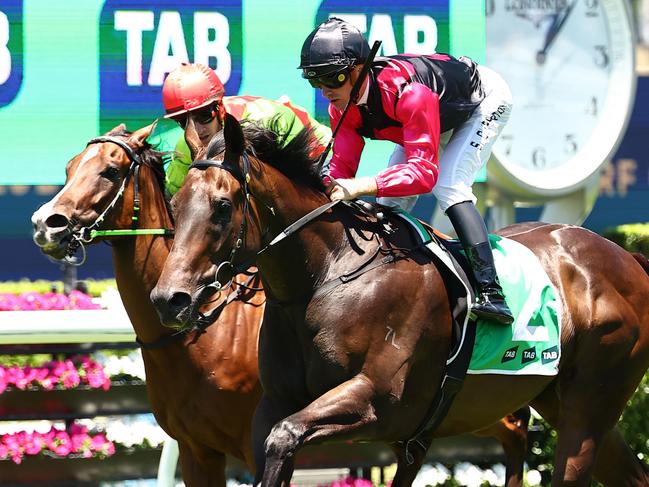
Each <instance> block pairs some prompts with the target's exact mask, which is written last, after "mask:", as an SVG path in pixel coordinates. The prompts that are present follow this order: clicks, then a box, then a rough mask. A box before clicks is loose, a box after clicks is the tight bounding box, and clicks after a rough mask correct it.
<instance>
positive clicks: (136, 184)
mask: <svg viewBox="0 0 649 487" xmlns="http://www.w3.org/2000/svg"><path fill="white" fill-rule="evenodd" d="M106 142H109V143H111V144H115V145H118V146H120V147H121V148H122V149H123V150H124V152H126V155H127V156H128V158H129V160H130V161H131V165H130V166H129V168H128V172H127V173H126V176H124V179H123V180H122V184H121V186H120V188H119V191H117V194H116V195H115V197H114V198H113V199H112V200H111V202H110V203H109V204H108V206H106V208H105V209H104V211H102V212H101V214H100V215H99V216H98V217H97V218H96V219H95V221H94V222H93V223H92V224H91V225H90V226H87V227H81V228H79V229H77V230H73V229H71V230H70V233H71V234H72V240H71V241H70V244H69V245H68V251H67V255H66V256H65V257H64V260H65V261H66V262H67V263H69V264H72V265H74V266H80V265H82V264H83V263H84V262H85V261H86V249H85V247H84V244H88V243H90V242H92V240H94V239H95V238H96V237H106V236H124V235H165V236H169V235H173V234H174V231H173V230H169V229H164V228H145V229H138V228H137V226H138V224H139V219H140V181H139V179H140V178H139V174H140V166H141V165H142V160H141V159H140V156H139V154H137V153H136V152H135V151H134V150H133V148H132V147H131V146H130V145H128V144H127V143H126V142H125V141H124V140H123V139H120V138H117V137H111V136H109V135H104V136H102V137H95V138H94V139H90V140H89V141H88V143H87V144H86V146H89V145H92V144H103V143H106ZM131 176H133V216H132V217H131V228H130V229H129V230H97V228H98V227H99V226H100V225H101V224H102V223H103V221H104V218H106V215H107V214H108V213H109V212H110V211H111V210H112V209H113V208H114V207H115V205H116V204H117V202H118V201H119V200H120V199H121V198H122V196H123V195H124V190H125V189H126V185H127V184H128V181H129V179H130V178H131ZM74 225H75V222H74V221H70V227H73V226H74ZM79 248H81V250H82V257H81V259H80V260H77V259H76V258H75V257H74V254H75V253H76V251H77V249H79Z"/></svg>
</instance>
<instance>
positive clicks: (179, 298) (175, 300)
mask: <svg viewBox="0 0 649 487" xmlns="http://www.w3.org/2000/svg"><path fill="white" fill-rule="evenodd" d="M191 304H192V298H191V296H190V295H189V294H187V293H183V292H176V293H174V294H173V296H171V299H170V300H169V307H170V308H171V309H172V310H173V311H174V312H175V313H180V312H181V311H183V310H184V309H186V308H188V307H189V306H190V305H191Z"/></svg>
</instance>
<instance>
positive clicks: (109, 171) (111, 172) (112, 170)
mask: <svg viewBox="0 0 649 487" xmlns="http://www.w3.org/2000/svg"><path fill="white" fill-rule="evenodd" d="M101 176H102V177H104V178H106V179H110V180H111V181H114V180H115V179H117V176H119V169H117V168H116V167H114V166H109V167H107V168H106V169H104V170H103V171H102V172H101Z"/></svg>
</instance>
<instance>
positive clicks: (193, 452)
mask: <svg viewBox="0 0 649 487" xmlns="http://www.w3.org/2000/svg"><path fill="white" fill-rule="evenodd" d="M150 131H151V128H150V127H148V128H144V129H141V130H139V131H136V132H135V133H133V134H128V133H126V132H125V131H124V127H123V126H120V127H117V128H116V129H114V130H113V131H112V132H110V133H108V134H107V136H108V137H110V138H112V139H114V140H116V141H117V143H114V142H110V141H102V142H97V143H92V144H90V145H88V147H86V149H84V150H83V152H81V153H80V154H79V155H77V156H75V157H73V158H72V159H71V160H70V162H69V163H68V166H67V169H66V172H67V181H66V184H65V187H64V188H63V189H62V190H61V191H60V192H59V193H58V194H57V195H56V196H55V197H54V198H53V199H52V200H51V201H49V202H48V203H46V204H45V205H43V206H42V207H41V208H40V209H39V210H38V211H37V212H36V213H35V214H34V216H33V217H32V221H33V223H34V240H35V242H36V243H37V244H38V245H39V246H40V247H41V248H42V249H43V251H44V252H45V253H47V254H49V255H52V256H54V257H56V258H62V257H63V256H64V255H65V254H66V253H67V251H68V250H67V249H68V246H69V244H70V242H71V239H72V237H73V235H74V234H75V232H78V230H79V228H81V227H91V226H92V224H93V222H94V221H96V219H97V218H98V217H99V215H100V214H101V213H102V212H104V211H105V210H106V209H107V208H108V206H109V205H110V203H111V201H112V200H113V199H114V198H115V196H116V194H117V192H118V190H119V188H120V186H121V185H122V184H123V182H124V181H125V178H127V174H128V172H129V167H131V165H132V162H133V161H132V158H131V157H130V156H129V153H128V152H127V150H126V149H125V148H124V147H121V146H120V145H118V143H119V142H120V141H121V143H122V144H127V145H128V147H130V148H131V150H132V152H133V154H134V155H135V157H137V158H138V160H139V161H140V162H141V163H140V164H139V166H140V167H139V170H138V172H135V173H132V174H131V176H130V177H129V180H128V184H127V185H126V186H125V190H124V193H123V195H122V196H121V197H120V198H119V199H118V200H117V202H116V204H115V205H114V207H112V209H110V211H108V212H107V213H106V215H105V219H104V221H103V223H102V225H101V227H100V228H108V229H130V228H131V226H132V217H133V214H134V213H133V211H134V210H133V205H134V203H133V201H134V184H133V180H134V178H135V176H134V175H133V174H135V175H136V176H137V179H138V183H139V191H138V193H139V199H140V203H139V206H140V211H139V227H140V228H155V229H164V228H166V229H172V228H173V222H172V219H171V217H170V216H169V213H168V211H167V206H166V203H165V199H164V192H163V179H164V173H163V172H162V166H161V159H160V155H159V154H157V153H156V152H155V151H153V150H151V148H150V147H148V145H147V144H146V143H145V139H146V137H147V136H148V135H149V133H150ZM109 239H110V240H111V243H112V248H113V264H114V269H115V277H116V280H117V285H118V288H119V292H120V295H121V297H122V301H123V303H124V306H125V308H126V311H127V313H128V315H129V318H130V321H131V323H132V324H133V328H134V329H135V333H136V335H137V337H138V339H139V340H140V341H141V342H143V343H144V344H145V345H146V344H150V345H151V344H159V345H160V346H159V347H157V348H149V347H147V346H145V347H143V349H142V358H143V360H144V365H145V368H146V379H147V380H146V385H147V391H148V395H149V401H150V403H151V407H152V410H153V413H154V415H155V417H156V420H157V421H158V423H159V424H160V425H161V426H162V428H163V429H164V430H165V431H166V432H167V433H168V434H169V435H170V436H172V437H173V438H175V439H176V440H178V444H179V450H180V463H181V468H182V474H183V478H184V480H185V483H186V484H187V485H188V486H200V487H203V486H224V485H225V462H226V454H229V455H232V456H233V457H236V458H239V459H241V460H242V461H244V462H245V463H246V464H247V465H248V466H249V468H250V469H251V471H253V472H254V460H253V452H252V445H251V440H250V437H251V418H252V416H253V412H254V409H255V406H256V405H257V402H258V400H259V398H260V396H261V387H260V385H259V380H258V369H257V339H258V334H259V326H260V324H261V318H262V314H263V307H264V302H265V298H264V295H263V292H255V291H254V290H253V291H250V292H247V293H244V295H243V297H244V298H245V299H243V300H241V299H237V300H234V301H232V302H231V303H230V304H228V305H227V306H226V307H225V308H224V309H223V312H222V313H221V315H220V316H219V318H218V320H217V321H216V322H215V323H213V324H212V325H211V326H209V327H208V328H206V329H205V331H204V333H197V332H190V333H186V334H180V335H178V336H176V337H173V338H165V337H170V335H171V334H173V333H175V330H170V329H169V328H165V327H163V326H162V325H161V324H160V320H159V319H158V316H157V314H156V312H155V310H154V309H153V306H152V305H151V302H150V300H149V294H150V292H151V289H153V287H154V285H155V283H156V282H157V280H158V276H159V275H160V272H161V271H162V266H163V264H164V262H165V260H166V258H167V255H168V253H169V249H170V247H171V243H172V240H171V238H168V237H165V236H160V235H137V236H122V237H110V238H109ZM100 240H101V239H100ZM237 280H239V281H243V280H244V279H240V277H238V278H237ZM228 292H229V291H228V290H226V293H225V294H226V295H227V293H228Z"/></svg>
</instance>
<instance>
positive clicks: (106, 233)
mask: <svg viewBox="0 0 649 487" xmlns="http://www.w3.org/2000/svg"><path fill="white" fill-rule="evenodd" d="M173 234H174V231H173V230H167V229H164V228H137V229H129V230H127V229H124V230H91V231H90V239H91V240H92V239H94V238H96V237H124V236H130V235H165V236H171V235H173Z"/></svg>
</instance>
